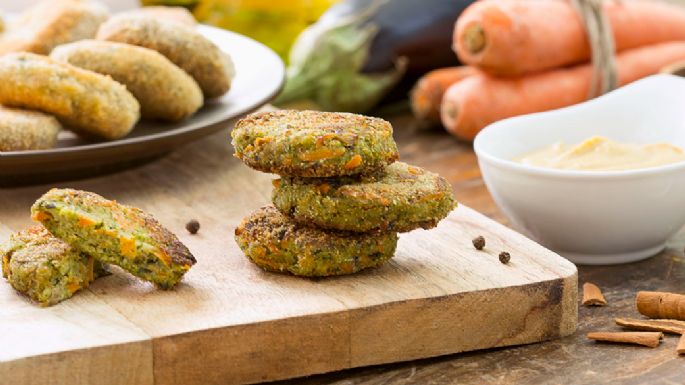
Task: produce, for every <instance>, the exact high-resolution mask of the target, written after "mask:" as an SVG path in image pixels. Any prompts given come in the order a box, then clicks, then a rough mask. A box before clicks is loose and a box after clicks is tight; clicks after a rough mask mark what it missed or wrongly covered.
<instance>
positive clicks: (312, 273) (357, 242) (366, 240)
mask: <svg viewBox="0 0 685 385" xmlns="http://www.w3.org/2000/svg"><path fill="white" fill-rule="evenodd" d="M235 240H236V242H237V243H238V246H240V248H241V249H242V250H243V252H244V253H245V255H246V256H247V257H248V258H249V259H250V260H251V261H252V262H253V263H255V264H256V265H257V266H259V267H261V268H263V269H265V270H268V271H273V272H279V273H290V274H294V275H298V276H305V277H325V276H331V275H345V274H352V273H356V272H358V271H360V270H363V269H366V268H371V267H376V266H380V265H381V264H383V263H384V262H385V261H387V260H388V259H390V258H391V257H392V256H393V254H394V253H395V248H396V247H397V233H394V232H386V233H371V234H357V233H346V232H337V231H326V230H321V229H317V228H313V227H307V226H302V225H299V224H297V223H296V222H294V221H292V220H291V219H290V218H288V217H286V216H284V215H283V214H281V212H280V211H278V209H276V208H275V207H273V206H265V207H262V208H261V209H259V210H257V211H255V212H254V213H252V214H250V215H249V216H247V217H246V218H245V219H243V221H242V222H241V223H240V225H239V226H238V227H237V228H236V229H235Z"/></svg>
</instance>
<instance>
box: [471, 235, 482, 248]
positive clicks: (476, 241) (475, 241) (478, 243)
mask: <svg viewBox="0 0 685 385" xmlns="http://www.w3.org/2000/svg"><path fill="white" fill-rule="evenodd" d="M472 242H473V247H475V248H476V250H483V247H485V238H483V236H482V235H479V236H477V237H475V238H473V241H472Z"/></svg>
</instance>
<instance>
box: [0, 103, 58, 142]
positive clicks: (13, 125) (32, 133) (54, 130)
mask: <svg viewBox="0 0 685 385" xmlns="http://www.w3.org/2000/svg"><path fill="white" fill-rule="evenodd" d="M61 129H62V126H61V125H60V124H59V122H58V121H57V119H55V118H54V117H53V116H51V115H47V114H44V113H42V112H37V111H28V110H21V109H16V108H7V107H2V106H0V151H25V150H44V149H48V148H53V147H55V144H56V143H57V134H58V133H59V131H60V130H61Z"/></svg>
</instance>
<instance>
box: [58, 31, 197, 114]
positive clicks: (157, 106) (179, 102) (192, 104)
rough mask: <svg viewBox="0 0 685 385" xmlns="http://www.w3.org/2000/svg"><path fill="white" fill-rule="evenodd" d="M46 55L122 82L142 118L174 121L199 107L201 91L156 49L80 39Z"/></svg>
mask: <svg viewBox="0 0 685 385" xmlns="http://www.w3.org/2000/svg"><path fill="white" fill-rule="evenodd" d="M50 56H51V57H52V58H53V59H56V60H60V61H63V62H67V63H69V64H72V65H75V66H76V67H81V68H84V69H87V70H90V71H94V72H98V73H101V74H104V75H109V76H111V77H112V78H113V79H114V80H116V81H118V82H119V83H121V84H123V85H125V86H126V88H127V89H128V90H129V91H131V93H132V94H133V96H135V97H136V99H137V100H138V102H139V103H140V113H141V115H142V116H143V117H144V118H149V119H163V120H169V121H178V120H181V119H184V118H187V117H188V116H190V115H192V114H194V113H195V112H196V111H197V110H198V109H199V108H200V107H202V103H203V97H202V91H201V90H200V87H199V86H198V85H197V83H196V82H195V80H193V78H191V77H190V76H189V75H188V74H187V73H185V71H183V70H182V69H180V68H178V67H177V66H176V65H174V63H172V62H170V61H169V59H167V58H165V57H164V56H162V55H161V54H160V53H159V52H157V51H153V50H151V49H147V48H143V47H138V46H134V45H130V44H122V43H114V42H110V41H98V40H81V41H77V42H75V43H70V44H64V45H61V46H59V47H57V48H56V49H55V50H54V51H52V53H51V54H50Z"/></svg>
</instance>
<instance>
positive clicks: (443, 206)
mask: <svg viewBox="0 0 685 385" xmlns="http://www.w3.org/2000/svg"><path fill="white" fill-rule="evenodd" d="M273 202H274V205H276V207H278V209H279V210H281V212H283V213H285V214H287V215H289V216H291V217H292V218H294V219H295V220H296V221H298V222H301V223H309V224H313V225H315V226H319V227H321V228H325V229H333V230H344V231H356V232H367V231H374V230H381V231H399V232H405V231H411V230H414V229H417V228H424V229H429V228H432V227H435V226H436V225H437V224H438V222H439V221H440V220H441V219H443V218H445V217H446V216H447V214H449V212H450V211H452V209H454V205H455V201H454V198H453V196H452V187H451V186H450V184H449V183H448V182H447V181H446V180H445V179H444V178H442V177H440V176H439V175H437V174H434V173H431V172H428V171H425V170H423V169H421V168H418V167H414V166H410V165H408V164H406V163H402V162H396V163H393V164H391V165H390V166H388V167H387V169H386V170H385V171H384V172H381V173H378V174H375V175H370V176H364V177H344V178H292V177H283V178H282V179H280V180H276V181H274V190H273Z"/></svg>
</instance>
